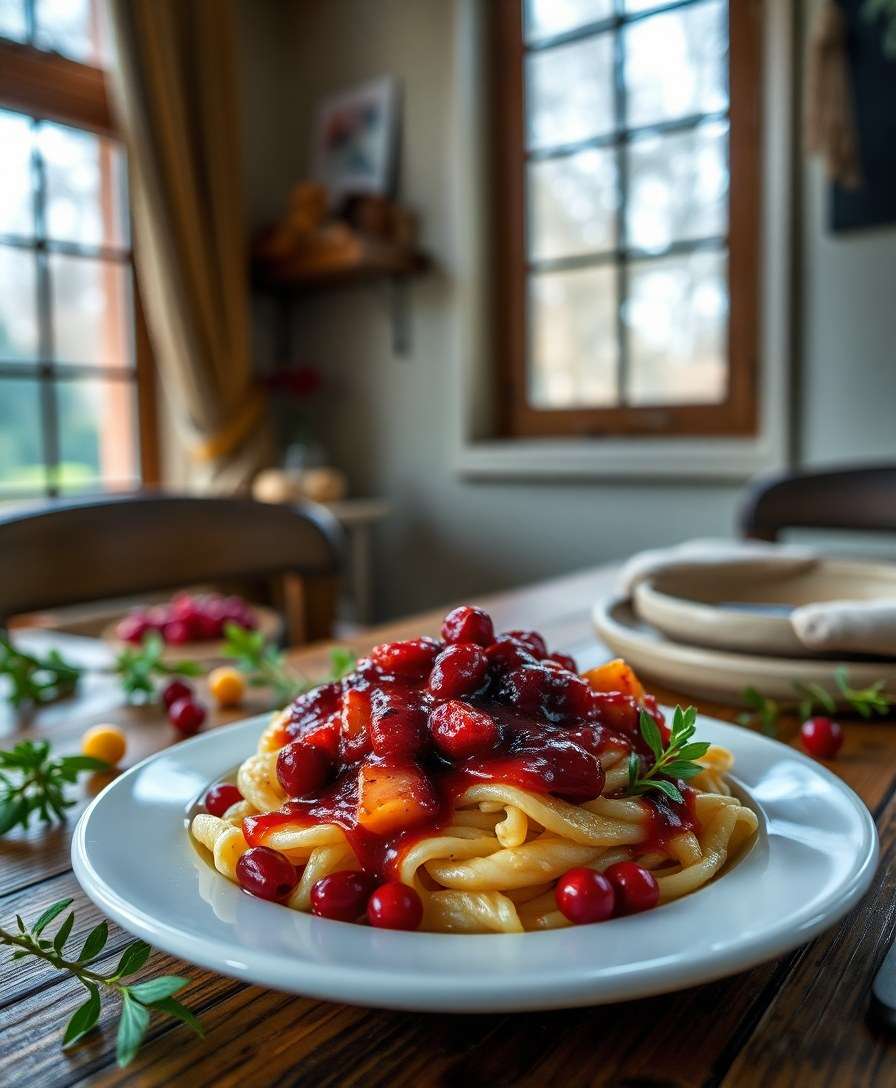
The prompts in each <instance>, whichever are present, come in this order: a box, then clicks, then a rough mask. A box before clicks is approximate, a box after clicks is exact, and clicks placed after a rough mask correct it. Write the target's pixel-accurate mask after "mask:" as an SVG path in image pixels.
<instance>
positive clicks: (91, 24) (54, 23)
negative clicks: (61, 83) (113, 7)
mask: <svg viewBox="0 0 896 1088" xmlns="http://www.w3.org/2000/svg"><path fill="white" fill-rule="evenodd" d="M101 8H102V3H101V0H35V4H34V14H35V24H36V29H35V39H34V44H35V45H36V46H37V48H38V49H48V50H54V51H55V52H57V53H63V54H64V55H65V56H67V57H71V58H72V59H73V60H80V61H82V62H83V63H84V64H95V65H101V64H102V63H103V61H104V60H106V59H107V53H108V50H107V38H108V36H107V35H106V33H105V27H104V25H103V22H102V15H103V12H102V11H101Z"/></svg>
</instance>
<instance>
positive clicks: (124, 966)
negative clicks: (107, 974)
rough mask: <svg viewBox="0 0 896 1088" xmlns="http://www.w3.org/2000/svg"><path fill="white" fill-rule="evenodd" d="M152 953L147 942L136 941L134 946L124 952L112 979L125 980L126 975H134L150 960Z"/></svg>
mask: <svg viewBox="0 0 896 1088" xmlns="http://www.w3.org/2000/svg"><path fill="white" fill-rule="evenodd" d="M150 952H152V949H151V948H150V947H149V945H148V944H147V943H146V941H134V943H133V944H129V945H128V946H127V948H126V949H125V950H124V952H122V954H121V959H120V960H119V961H118V966H117V967H116V968H115V974H114V975H113V976H112V977H113V978H124V976H125V975H132V974H134V972H135V971H139V970H140V968H141V967H142V966H143V964H144V963H146V961H147V960H148V959H149V954H150Z"/></svg>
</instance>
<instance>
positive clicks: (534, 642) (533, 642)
mask: <svg viewBox="0 0 896 1088" xmlns="http://www.w3.org/2000/svg"><path fill="white" fill-rule="evenodd" d="M507 634H508V635H510V637H511V638H515V639H516V640H517V642H521V643H522V644H523V645H524V646H525V647H526V648H527V649H528V651H529V653H530V654H532V656H533V657H537V658H538V660H539V661H540V660H541V659H542V658H543V657H547V656H548V646H547V643H546V642H545V640H544V639H543V638H542V637H541V635H540V634H539V633H538V632H537V631H508V632H507Z"/></svg>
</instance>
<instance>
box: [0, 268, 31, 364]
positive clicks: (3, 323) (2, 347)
mask: <svg viewBox="0 0 896 1088" xmlns="http://www.w3.org/2000/svg"><path fill="white" fill-rule="evenodd" d="M36 275H37V268H36V263H35V257H34V253H33V251H31V250H28V249H19V248H14V247H13V246H0V361H2V362H4V363H11V362H19V361H22V362H27V361H29V360H34V359H36V358H37V354H38V335H37V293H36V285H35V280H36Z"/></svg>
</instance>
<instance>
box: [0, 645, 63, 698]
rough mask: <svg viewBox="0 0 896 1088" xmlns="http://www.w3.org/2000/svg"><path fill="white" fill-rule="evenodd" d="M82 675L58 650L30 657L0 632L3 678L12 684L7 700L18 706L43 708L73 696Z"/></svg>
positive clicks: (1, 672) (9, 685) (0, 666)
mask: <svg viewBox="0 0 896 1088" xmlns="http://www.w3.org/2000/svg"><path fill="white" fill-rule="evenodd" d="M81 673H82V670H81V669H80V668H79V667H78V666H77V665H72V664H71V662H69V661H66V660H65V658H64V657H63V656H62V654H61V653H59V651H58V650H50V651H49V652H48V653H47V654H46V656H45V657H38V656H37V655H36V654H28V653H25V652H24V651H23V650H20V649H18V648H17V647H15V646H13V644H12V642H11V641H10V639H9V636H8V635H5V634H3V633H2V632H0V676H5V677H6V679H7V681H8V684H7V691H6V698H7V700H8V701H9V702H10V703H11V704H12V705H13V706H14V707H20V706H22V705H23V704H25V703H33V704H34V705H35V706H42V705H43V704H44V703H51V702H53V701H55V700H56V699H61V698H63V697H64V696H66V695H71V694H72V692H73V691H74V690H75V688H76V687H77V686H78V681H79V680H80V679H81Z"/></svg>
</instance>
